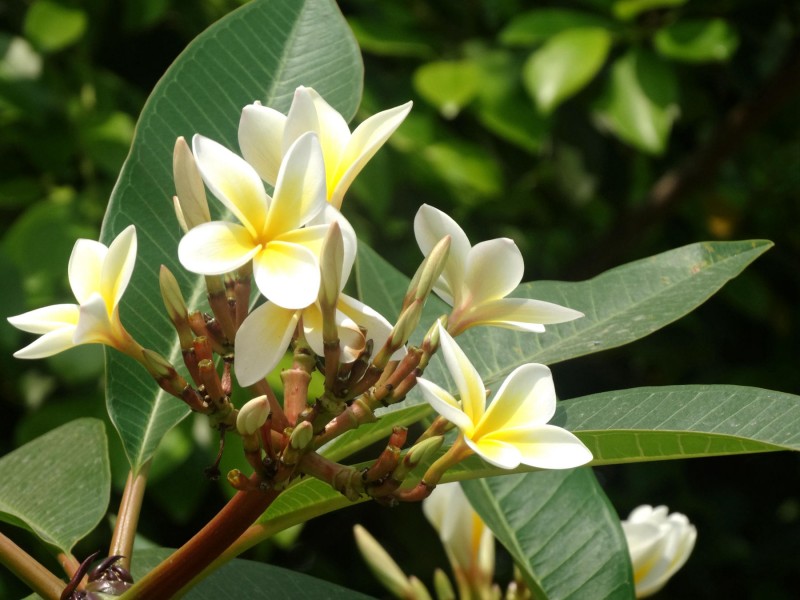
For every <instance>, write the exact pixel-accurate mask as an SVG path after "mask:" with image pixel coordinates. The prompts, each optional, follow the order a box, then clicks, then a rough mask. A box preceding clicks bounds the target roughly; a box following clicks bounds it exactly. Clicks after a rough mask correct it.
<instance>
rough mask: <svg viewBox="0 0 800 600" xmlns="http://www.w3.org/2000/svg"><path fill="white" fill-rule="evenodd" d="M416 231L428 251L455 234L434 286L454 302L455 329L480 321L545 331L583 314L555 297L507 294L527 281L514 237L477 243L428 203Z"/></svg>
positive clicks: (450, 322)
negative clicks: (440, 273) (520, 296)
mask: <svg viewBox="0 0 800 600" xmlns="http://www.w3.org/2000/svg"><path fill="white" fill-rule="evenodd" d="M414 234H415V235H416V238H417V244H418V245H419V247H420V250H422V253H423V254H424V255H425V256H427V255H428V254H429V253H430V251H431V249H432V248H433V247H434V246H435V245H436V244H437V242H439V240H441V239H442V238H443V237H444V236H446V235H449V236H450V237H451V242H450V253H449V254H448V257H447V263H446V265H445V268H444V271H443V272H442V275H441V276H440V277H439V281H438V282H437V284H436V285H435V286H434V291H435V292H436V293H437V294H438V295H439V296H440V297H441V298H442V299H443V300H444V301H445V302H447V303H448V304H450V306H452V307H453V312H452V313H451V315H450V318H449V320H448V324H447V329H448V330H449V331H450V332H451V333H452V334H453V335H458V334H459V333H461V332H463V331H464V330H465V329H467V328H469V327H474V326H475V325H494V326H496V327H505V328H507V329H516V330H519V331H531V332H539V333H541V332H542V331H544V325H545V324H552V323H564V322H566V321H572V320H573V319H577V318H579V317H582V316H583V313H581V312H579V311H577V310H573V309H571V308H566V307H564V306H559V305H558V304H553V303H551V302H544V301H542V300H532V299H528V298H506V296H507V295H508V294H510V293H511V292H512V291H513V290H514V289H515V288H516V287H517V286H518V285H519V283H520V281H522V275H523V272H524V270H525V266H524V263H523V260H522V253H521V252H520V251H519V248H517V245H516V244H515V243H514V242H513V241H512V240H510V239H508V238H497V239H494V240H488V241H485V242H480V243H478V244H476V245H475V246H472V245H471V244H470V243H469V239H467V235H466V234H465V233H464V230H463V229H461V227H459V225H458V223H456V222H455V221H454V220H453V219H451V218H450V217H449V216H447V215H446V214H445V213H443V212H442V211H440V210H439V209H437V208H434V207H432V206H429V205H427V204H423V205H422V206H421V207H420V209H419V210H418V211H417V215H416V217H415V218H414Z"/></svg>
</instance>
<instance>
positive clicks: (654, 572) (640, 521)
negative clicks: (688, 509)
mask: <svg viewBox="0 0 800 600" xmlns="http://www.w3.org/2000/svg"><path fill="white" fill-rule="evenodd" d="M668 512H669V509H667V507H666V506H657V507H656V508H653V507H652V506H650V505H647V504H644V505H642V506H639V507H637V508H635V509H634V510H633V512H631V514H630V516H629V517H628V519H627V520H626V521H622V531H623V532H624V533H625V539H626V541H627V542H628V552H630V555H631V562H632V563H633V581H634V584H635V585H636V597H637V598H646V597H647V596H651V595H653V594H655V593H656V592H657V591H659V590H660V589H661V588H662V587H664V585H665V584H666V583H667V581H668V580H669V578H670V577H672V576H673V575H674V574H675V573H676V572H677V571H678V569H680V568H681V567H682V566H683V565H684V563H685V562H686V561H687V560H688V558H689V555H690V554H691V553H692V549H693V548H694V543H695V540H696V539H697V530H696V529H695V527H694V525H692V524H691V523H689V519H687V518H686V516H685V515H682V514H681V513H672V514H668Z"/></svg>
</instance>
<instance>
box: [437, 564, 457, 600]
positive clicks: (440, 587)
mask: <svg viewBox="0 0 800 600" xmlns="http://www.w3.org/2000/svg"><path fill="white" fill-rule="evenodd" d="M433 589H434V590H435V591H436V597H437V598H438V600H456V592H455V590H454V589H453V584H452V583H451V582H450V578H449V577H448V576H447V575H446V574H445V572H444V571H442V570H441V569H436V570H435V571H434V572H433Z"/></svg>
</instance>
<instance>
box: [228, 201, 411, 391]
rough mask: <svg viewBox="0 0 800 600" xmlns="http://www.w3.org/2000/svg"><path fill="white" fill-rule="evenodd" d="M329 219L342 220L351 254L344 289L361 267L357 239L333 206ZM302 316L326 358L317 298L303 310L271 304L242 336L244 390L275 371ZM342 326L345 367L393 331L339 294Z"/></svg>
mask: <svg viewBox="0 0 800 600" xmlns="http://www.w3.org/2000/svg"><path fill="white" fill-rule="evenodd" d="M324 214H325V216H326V218H328V219H336V220H337V222H338V223H339V227H340V228H341V232H342V238H343V241H344V249H345V250H344V257H343V265H342V277H341V280H340V286H339V289H340V290H341V289H342V288H344V285H345V283H346V282H347V279H348V277H349V276H350V271H351V270H352V268H353V263H354V262H355V257H356V252H355V249H356V243H357V242H356V234H355V231H353V228H352V226H351V225H350V224H349V223H348V222H347V220H346V219H345V218H344V217H343V216H342V215H341V213H339V211H337V210H335V209H334V208H333V207H328V210H326V211H324ZM327 226H328V225H325V227H327ZM301 317H302V322H303V334H304V335H305V338H306V341H307V342H308V345H309V346H311V349H312V350H313V351H314V352H315V353H316V354H317V355H319V356H323V355H324V353H325V346H324V343H323V339H322V311H321V309H320V306H319V302H318V301H317V299H316V297H315V299H314V301H313V302H312V303H310V304H308V305H307V306H305V307H302V308H301V309H300V310H292V309H286V308H283V307H280V306H278V305H277V304H275V303H273V302H265V303H264V304H262V305H261V306H259V307H258V308H256V309H255V310H253V312H251V313H250V314H249V315H248V316H247V318H246V319H245V320H244V322H243V323H242V326H241V327H240V328H239V330H238V331H237V333H236V342H235V347H236V361H235V363H234V365H235V367H234V368H235V370H236V378H237V379H238V380H239V383H240V384H241V385H244V386H248V385H252V384H254V383H256V382H257V381H259V380H260V379H263V378H264V377H266V376H267V374H269V372H270V371H272V369H274V368H275V366H276V365H277V364H278V363H279V362H280V360H281V358H282V357H283V355H284V354H285V353H286V348H287V347H288V346H289V342H291V340H292V337H293V336H294V332H295V328H296V327H297V324H298V322H299V320H300V318H301ZM336 325H337V328H338V330H339V341H340V345H341V348H342V355H341V360H342V361H344V362H351V361H353V360H355V359H356V357H357V356H358V355H359V353H360V352H361V351H362V350H363V349H364V346H365V344H366V340H367V338H370V339H372V340H373V346H374V347H375V348H382V347H383V345H384V344H385V343H386V340H387V339H388V338H389V335H390V334H391V332H392V326H391V324H390V323H389V322H388V321H387V320H386V319H385V318H384V317H383V316H381V315H380V314H379V313H378V312H376V311H375V310H373V309H372V308H370V307H369V306H367V305H366V304H363V303H362V302H360V301H358V300H356V299H355V298H351V297H350V296H348V295H346V294H342V293H340V294H339V296H338V300H337V304H336ZM362 327H363V328H364V329H366V331H367V335H366V337H365V336H364V334H362V333H361V328H362ZM404 353H405V350H404V349H401V350H399V351H398V352H396V353H395V354H394V355H393V358H399V357H401V356H402V355H403V354H404Z"/></svg>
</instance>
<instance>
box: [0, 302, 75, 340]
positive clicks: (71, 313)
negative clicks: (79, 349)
mask: <svg viewBox="0 0 800 600" xmlns="http://www.w3.org/2000/svg"><path fill="white" fill-rule="evenodd" d="M78 314H79V310H78V305H77V304H54V305H52V306H44V307H42V308H37V309H36V310H31V311H28V312H26V313H22V314H21V315H17V316H15V317H8V322H9V323H11V324H12V325H13V326H14V327H16V328H17V329H21V330H22V331H27V332H28V333H38V334H42V333H50V332H51V331H57V330H59V329H63V328H64V327H75V326H76V325H77V324H78Z"/></svg>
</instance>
